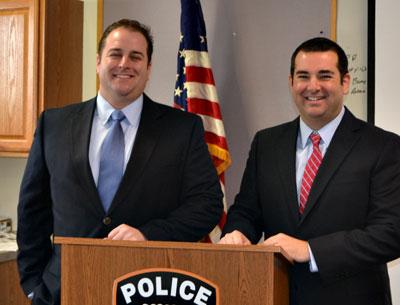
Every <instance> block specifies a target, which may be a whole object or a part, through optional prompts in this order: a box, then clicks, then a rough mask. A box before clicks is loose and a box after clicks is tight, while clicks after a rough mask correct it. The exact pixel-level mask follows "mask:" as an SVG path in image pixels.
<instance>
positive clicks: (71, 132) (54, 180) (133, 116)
mask: <svg viewBox="0 0 400 305" xmlns="http://www.w3.org/2000/svg"><path fill="white" fill-rule="evenodd" d="M152 51H153V42H152V37H151V34H150V32H149V30H148V28H147V27H145V26H143V25H142V24H140V23H139V22H137V21H133V20H126V19H123V20H120V21H118V22H116V23H114V24H112V25H111V26H109V27H108V28H107V29H106V30H105V32H104V34H103V37H102V39H101V40H100V42H99V48H98V55H97V73H98V76H99V80H100V89H99V94H98V96H97V97H96V98H93V99H92V100H89V101H87V102H84V103H78V104H75V105H71V106H67V107H65V108H62V109H53V110H48V111H45V112H44V113H43V114H42V115H41V117H40V120H39V123H38V127H37V130H36V133H35V139H34V142H33V145H32V148H31V152H30V155H29V159H28V163H27V166H26V170H25V174H24V177H23V181H22V185H21V191H20V201H19V206H18V235H17V239H18V245H19V254H18V266H19V271H20V278H21V284H22V287H23V289H24V291H25V292H26V294H27V295H29V297H30V298H32V299H33V301H32V302H33V303H32V304H35V305H42V304H59V302H60V249H59V248H58V246H54V245H53V244H52V243H51V236H52V235H53V236H71V237H95V238H108V239H113V240H136V241H143V240H171V241H198V240H200V239H201V238H202V237H204V236H205V235H206V234H207V233H208V232H210V231H211V230H212V229H213V227H214V226H215V225H216V224H217V223H218V221H219V218H220V215H221V213H222V193H221V190H220V185H219V180H218V177H217V175H216V171H215V169H214V167H213V165H212V162H211V159H210V156H209V154H208V150H207V146H206V144H205V142H204V135H203V126H202V122H201V119H200V118H199V117H197V116H195V115H192V114H188V113H184V112H182V111H180V110H177V109H173V108H171V107H167V106H164V105H161V104H157V103H155V102H153V101H151V100H150V99H149V98H148V97H147V96H146V95H145V94H143V91H144V88H145V85H146V83H147V80H148V78H149V75H150V68H151V55H152ZM118 111H119V112H118ZM121 112H122V114H121ZM114 113H118V118H117V119H115V118H114ZM110 117H112V118H111V119H110ZM114 126H115V129H114ZM112 129H113V132H114V130H115V134H118V135H119V136H117V137H116V138H118V139H119V140H121V141H122V143H121V142H118V145H117V144H116V143H117V142H109V143H112V144H111V145H106V144H105V143H106V142H107V141H112V140H113V139H111V140H107V139H108V137H107V136H108V135H109V134H111V130H112ZM121 138H122V139H121ZM105 146H107V147H108V148H107V149H111V150H112V151H113V152H112V153H110V155H114V154H115V155H118V153H121V154H122V155H123V156H122V158H116V159H114V160H112V162H111V165H110V159H107V158H108V157H109V156H104V150H105ZM116 148H117V149H116ZM115 149H116V150H117V151H118V153H117V152H115ZM107 166H108V172H105V170H104V168H106V167H107ZM119 166H121V172H120V173H117V175H114V174H115V173H114V172H113V171H114V170H115V168H117V167H119ZM104 172H105V173H104ZM118 174H119V175H120V176H122V178H119V179H120V180H113V181H111V180H107V179H109V178H110V177H111V176H112V177H113V179H114V177H118ZM104 181H105V182H106V183H104ZM115 181H117V183H116V184H115ZM102 183H103V184H104V187H105V191H103V189H102V187H103V186H102V187H100V184H102ZM114 184H115V185H116V187H115V189H114V190H113V189H111V188H110V186H112V185H114ZM114 193H115V195H114ZM110 194H111V196H110ZM107 197H108V199H107Z"/></svg>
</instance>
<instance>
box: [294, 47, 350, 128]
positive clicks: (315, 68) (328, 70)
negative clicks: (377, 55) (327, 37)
mask: <svg viewBox="0 0 400 305" xmlns="http://www.w3.org/2000/svg"><path fill="white" fill-rule="evenodd" d="M337 63H338V56H337V54H336V53H335V52H333V51H327V52H303V51H301V52H299V53H298V54H297V56H296V58H295V69H294V73H293V78H292V77H291V76H289V86H290V88H291V91H292V96H293V100H294V103H295V104H296V106H297V108H298V110H299V112H300V116H301V118H302V119H303V120H304V122H305V123H306V124H307V125H308V126H309V127H311V128H312V129H320V128H322V127H323V126H324V125H326V124H327V123H329V122H330V121H331V120H333V119H334V118H335V117H336V116H337V115H338V114H339V112H340V110H341V109H342V106H343V99H344V95H345V94H347V93H348V91H349V86H350V75H349V74H346V75H345V76H344V77H343V81H342V82H341V81H340V72H339V69H338V67H337Z"/></svg>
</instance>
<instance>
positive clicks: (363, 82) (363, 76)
mask: <svg viewBox="0 0 400 305" xmlns="http://www.w3.org/2000/svg"><path fill="white" fill-rule="evenodd" d="M346 55H347V59H348V61H349V72H350V75H351V77H352V81H351V87H350V94H352V95H356V94H366V93H367V66H366V65H365V63H363V62H362V61H361V60H360V57H359V56H358V54H357V53H352V54H346Z"/></svg>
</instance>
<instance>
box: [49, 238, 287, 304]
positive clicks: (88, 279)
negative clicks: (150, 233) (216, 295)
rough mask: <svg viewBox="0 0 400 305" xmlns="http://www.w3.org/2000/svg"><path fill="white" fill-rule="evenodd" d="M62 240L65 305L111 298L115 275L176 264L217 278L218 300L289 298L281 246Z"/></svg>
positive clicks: (281, 300) (241, 301)
mask: <svg viewBox="0 0 400 305" xmlns="http://www.w3.org/2000/svg"><path fill="white" fill-rule="evenodd" d="M55 241H56V243H62V245H63V249H62V265H61V272H62V289H61V291H62V295H61V300H62V304H63V305H76V304H78V303H79V302H80V303H81V304H85V305H103V304H104V305H109V304H111V301H110V300H111V296H112V287H113V281H114V280H115V279H116V278H118V277H120V276H122V275H125V274H127V273H129V272H133V271H137V270H141V269H147V268H174V269H180V270H184V271H189V272H192V273H195V274H197V275H199V276H201V277H204V278H206V279H207V280H209V281H211V282H213V283H215V284H217V285H218V286H219V291H220V303H219V305H254V304H265V305H275V304H276V305H286V304H288V300H289V296H288V274H287V271H288V262H287V261H286V259H285V258H284V254H283V253H281V252H280V248H278V247H263V246H244V247H242V246H228V245H213V244H201V243H171V242H126V241H125V242H124V241H105V240H95V239H69V238H56V240H55Z"/></svg>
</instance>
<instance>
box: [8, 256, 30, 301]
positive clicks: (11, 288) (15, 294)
mask: <svg viewBox="0 0 400 305" xmlns="http://www.w3.org/2000/svg"><path fill="white" fill-rule="evenodd" d="M30 303H31V302H30V301H29V300H28V298H27V297H26V296H25V294H24V293H23V291H22V288H21V287H20V285H19V276H18V270H17V261H16V260H15V259H10V260H5V261H3V260H1V259H0V305H28V304H30Z"/></svg>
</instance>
